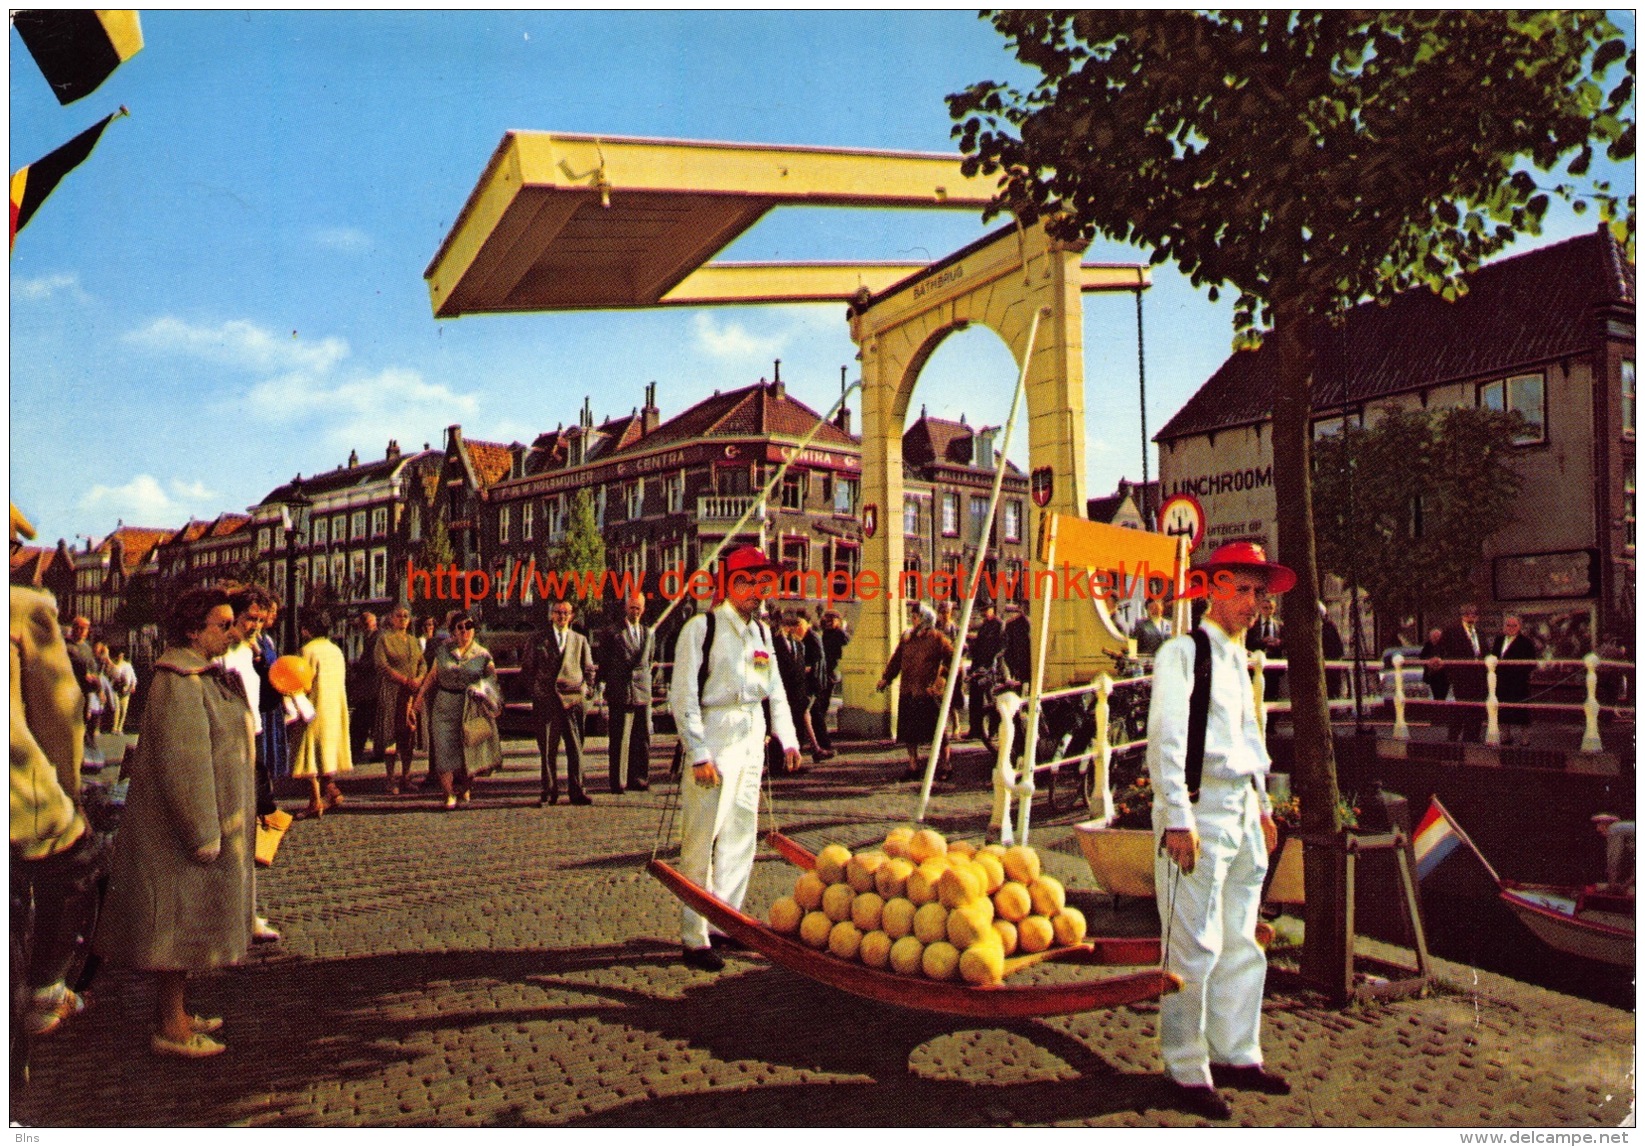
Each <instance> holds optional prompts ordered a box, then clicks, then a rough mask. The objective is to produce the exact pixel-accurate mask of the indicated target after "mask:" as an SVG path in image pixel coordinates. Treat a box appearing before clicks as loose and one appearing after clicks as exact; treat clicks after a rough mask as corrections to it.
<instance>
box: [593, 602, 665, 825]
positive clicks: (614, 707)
mask: <svg viewBox="0 0 1645 1147" xmlns="http://www.w3.org/2000/svg"><path fill="white" fill-rule="evenodd" d="M644 617H645V595H644V594H641V593H636V594H633V595H631V596H630V597H629V599H628V600H627V601H625V602H624V603H623V623H622V624H621V625H616V626H613V627H612V628H611V629H608V630H607V631H606V632H605V635H604V636H603V637H602V638H601V640H600V680H602V681H604V682H605V699H606V705H607V708H608V712H607V716H606V721H607V723H608V725H609V726H610V733H609V751H608V753H607V756H608V757H609V758H610V765H611V791H612V792H613V793H620V792H622V791H623V772H624V768H625V764H624V763H625V762H626V768H627V772H628V790H629V791H630V792H645V791H646V790H647V789H649V788H650V787H651V659H652V655H653V648H654V643H655V640H656V635H655V634H653V633H652V632H651V630H650V629H649V628H647V627H646V624H645V622H644V621H643V620H642V619H643V618H644Z"/></svg>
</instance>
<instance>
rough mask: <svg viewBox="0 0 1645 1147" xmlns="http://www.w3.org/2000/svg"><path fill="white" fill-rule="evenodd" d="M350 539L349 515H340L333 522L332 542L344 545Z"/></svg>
mask: <svg viewBox="0 0 1645 1147" xmlns="http://www.w3.org/2000/svg"><path fill="white" fill-rule="evenodd" d="M347 538H348V515H347V514H338V515H337V516H336V517H335V518H333V519H332V520H331V540H332V541H333V542H336V543H338V544H339V545H341V544H342V542H343V541H344V540H346V539H347Z"/></svg>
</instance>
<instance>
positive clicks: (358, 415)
mask: <svg viewBox="0 0 1645 1147" xmlns="http://www.w3.org/2000/svg"><path fill="white" fill-rule="evenodd" d="M246 401H247V402H248V403H249V404H250V406H251V409H252V411H253V412H255V413H256V414H258V415H259V416H261V417H262V418H265V419H267V420H268V421H270V422H275V423H287V424H290V423H298V422H307V421H316V420H319V421H323V422H324V423H325V424H326V425H325V428H324V429H323V430H322V431H321V434H322V438H323V440H324V441H325V442H327V443H328V444H330V445H333V446H339V447H341V446H348V447H350V448H364V447H368V446H369V445H370V444H373V443H376V442H378V441H379V440H380V441H382V442H387V441H388V439H389V438H390V437H396V436H397V437H398V438H399V439H400V440H401V441H402V442H409V441H412V440H414V439H415V440H418V441H420V440H421V439H420V438H419V437H418V436H419V435H421V437H422V438H426V437H427V436H428V428H429V427H430V426H446V425H448V424H450V423H452V422H461V421H464V420H465V419H468V418H471V417H472V416H473V415H474V413H475V412H476V411H477V410H478V409H479V400H478V399H476V398H475V397H474V395H472V394H458V393H456V392H455V391H453V390H452V389H451V388H450V387H448V386H445V385H443V384H441V383H434V382H429V381H427V380H426V379H424V378H423V376H422V375H421V374H420V373H418V372H417V371H415V370H410V369H407V368H404V367H388V368H385V369H384V370H380V371H378V372H377V373H376V374H373V375H359V376H356V377H352V378H347V379H334V378H332V377H330V376H329V374H327V373H323V372H322V373H318V374H317V373H310V372H304V371H291V372H288V373H286V374H282V375H277V376H276V377H274V378H269V379H265V380H264V381H262V382H259V383H258V384H257V385H255V386H253V387H252V388H251V390H250V391H249V392H248V393H247V395H246Z"/></svg>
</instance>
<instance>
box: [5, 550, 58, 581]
mask: <svg viewBox="0 0 1645 1147" xmlns="http://www.w3.org/2000/svg"><path fill="white" fill-rule="evenodd" d="M56 558H57V551H56V550H54V549H52V548H50V547H48V546H23V547H21V548H20V549H18V551H17V552H16V553H14V554H12V555H11V584H12V585H40V584H42V583H43V582H44V580H45V576H46V571H47V570H49V569H51V563H52V562H53V561H55V560H56Z"/></svg>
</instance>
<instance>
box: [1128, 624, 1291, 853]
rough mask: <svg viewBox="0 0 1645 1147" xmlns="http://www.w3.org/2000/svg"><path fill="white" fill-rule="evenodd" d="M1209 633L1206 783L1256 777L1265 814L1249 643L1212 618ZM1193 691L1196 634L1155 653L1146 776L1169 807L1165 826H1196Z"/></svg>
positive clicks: (1264, 753)
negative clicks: (1190, 771)
mask: <svg viewBox="0 0 1645 1147" xmlns="http://www.w3.org/2000/svg"><path fill="white" fill-rule="evenodd" d="M1200 628H1201V629H1203V630H1205V632H1206V633H1208V634H1210V636H1211V711H1210V713H1209V715H1208V717H1207V720H1206V723H1205V766H1204V771H1203V772H1202V774H1201V777H1202V779H1203V780H1239V779H1241V778H1243V777H1251V778H1254V779H1255V781H1256V789H1257V794H1258V796H1259V798H1260V800H1261V802H1262V809H1263V811H1264V812H1267V811H1269V809H1270V805H1269V801H1268V792H1267V784H1266V780H1267V776H1268V766H1269V764H1270V761H1269V757H1268V748H1267V746H1266V745H1264V744H1263V740H1262V728H1261V726H1260V725H1258V724H1257V710H1256V697H1255V696H1254V695H1253V693H1252V691H1251V675H1250V671H1249V669H1248V668H1247V663H1246V652H1245V646H1244V645H1242V644H1240V643H1239V642H1237V641H1235V640H1234V639H1233V638H1231V637H1229V636H1228V635H1227V634H1226V633H1224V632H1223V631H1222V630H1221V629H1220V628H1219V627H1218V626H1216V625H1215V624H1213V623H1211V622H1205V623H1202V624H1201V625H1200ZM1193 690H1194V639H1193V638H1192V637H1191V636H1188V635H1186V634H1185V635H1184V636H1182V637H1173V638H1172V639H1171V640H1170V641H1167V642H1166V643H1165V644H1164V645H1162V646H1160V647H1159V652H1158V653H1156V654H1155V655H1154V692H1153V697H1152V699H1151V700H1150V702H1149V705H1148V776H1149V779H1150V780H1151V781H1152V782H1153V785H1154V801H1155V804H1156V805H1157V804H1159V803H1160V802H1161V801H1162V800H1163V802H1164V805H1165V827H1166V828H1193V827H1194V826H1195V822H1194V806H1193V804H1192V803H1190V801H1189V800H1188V781H1187V759H1188V699H1189V696H1190V695H1191V694H1192V693H1193Z"/></svg>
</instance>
